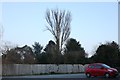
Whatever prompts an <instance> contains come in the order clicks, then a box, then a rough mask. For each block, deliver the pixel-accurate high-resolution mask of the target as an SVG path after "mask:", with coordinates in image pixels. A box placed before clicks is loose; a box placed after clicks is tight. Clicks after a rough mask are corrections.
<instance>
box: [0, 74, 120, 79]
mask: <svg viewBox="0 0 120 80" xmlns="http://www.w3.org/2000/svg"><path fill="white" fill-rule="evenodd" d="M2 80H120V75H118V76H117V77H116V78H105V77H91V78H87V77H86V76H85V74H84V73H81V74H52V75H32V76H4V77H2Z"/></svg>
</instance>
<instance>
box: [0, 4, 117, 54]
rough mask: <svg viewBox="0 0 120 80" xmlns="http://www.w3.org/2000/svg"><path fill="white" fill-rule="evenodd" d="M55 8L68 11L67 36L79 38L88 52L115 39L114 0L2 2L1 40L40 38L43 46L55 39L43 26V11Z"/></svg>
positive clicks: (24, 41)
mask: <svg viewBox="0 0 120 80" xmlns="http://www.w3.org/2000/svg"><path fill="white" fill-rule="evenodd" d="M0 5H1V3H0ZM56 8H58V9H60V10H66V11H70V12H71V14H72V21H71V34H70V38H74V39H76V40H77V41H79V42H80V44H81V46H82V47H84V49H85V51H86V52H87V53H89V55H91V54H93V52H94V51H95V49H96V48H97V47H98V46H99V45H100V44H101V43H105V42H108V41H115V42H118V4H117V2H4V3H2V21H1V22H2V25H3V30H4V34H3V37H2V40H3V41H10V42H11V43H14V44H17V45H19V46H24V45H30V46H31V45H32V44H34V42H39V43H40V44H41V45H42V46H44V47H45V46H46V45H47V44H48V42H49V40H54V37H53V36H52V34H51V33H50V32H49V31H47V30H46V27H45V26H46V25H47V22H46V20H45V13H46V10H47V9H56ZM0 15H1V14H0Z"/></svg>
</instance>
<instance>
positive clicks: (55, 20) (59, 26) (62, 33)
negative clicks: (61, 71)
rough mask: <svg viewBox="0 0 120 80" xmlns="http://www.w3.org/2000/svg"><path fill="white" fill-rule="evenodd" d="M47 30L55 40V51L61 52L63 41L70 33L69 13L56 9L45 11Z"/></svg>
mask: <svg viewBox="0 0 120 80" xmlns="http://www.w3.org/2000/svg"><path fill="white" fill-rule="evenodd" d="M46 21H47V23H48V24H49V25H48V26H46V27H47V30H48V31H50V33H52V35H53V36H54V38H55V42H56V51H57V53H61V50H62V46H63V44H64V42H65V41H66V40H67V39H68V37H69V35H70V23H71V13H70V12H69V11H65V10H63V11H61V10H58V9H55V10H49V9H48V10H47V11H46Z"/></svg>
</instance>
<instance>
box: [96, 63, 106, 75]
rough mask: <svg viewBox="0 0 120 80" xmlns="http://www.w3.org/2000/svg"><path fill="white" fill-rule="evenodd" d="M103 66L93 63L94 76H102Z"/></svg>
mask: <svg viewBox="0 0 120 80" xmlns="http://www.w3.org/2000/svg"><path fill="white" fill-rule="evenodd" d="M103 71H104V70H103V68H102V65H100V64H96V65H95V71H94V72H95V75H96V76H102V75H103Z"/></svg>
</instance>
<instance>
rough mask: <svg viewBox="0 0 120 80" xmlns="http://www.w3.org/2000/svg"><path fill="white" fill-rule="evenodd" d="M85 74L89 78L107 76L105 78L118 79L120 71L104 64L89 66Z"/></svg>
mask: <svg viewBox="0 0 120 80" xmlns="http://www.w3.org/2000/svg"><path fill="white" fill-rule="evenodd" d="M85 74H86V76H87V77H91V76H105V77H107V78H108V77H116V76H117V75H118V71H117V69H115V68H111V67H110V66H108V65H106V64H103V63H93V64H89V65H88V66H87V68H86V70H85Z"/></svg>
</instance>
